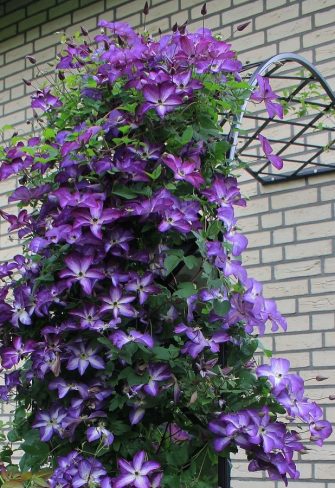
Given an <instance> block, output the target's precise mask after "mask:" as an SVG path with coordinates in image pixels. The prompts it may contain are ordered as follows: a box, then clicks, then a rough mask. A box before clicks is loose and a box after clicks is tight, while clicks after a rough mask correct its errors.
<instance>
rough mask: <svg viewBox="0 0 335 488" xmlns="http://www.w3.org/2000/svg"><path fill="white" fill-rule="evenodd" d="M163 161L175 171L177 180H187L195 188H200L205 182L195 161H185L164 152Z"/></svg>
mask: <svg viewBox="0 0 335 488" xmlns="http://www.w3.org/2000/svg"><path fill="white" fill-rule="evenodd" d="M162 161H163V163H165V164H166V166H168V168H170V169H171V170H172V171H173V173H174V177H175V179H176V180H183V181H187V182H188V183H191V185H193V186H194V187H195V188H199V187H200V185H202V184H203V183H204V182H205V180H204V178H203V177H202V176H201V174H200V173H199V168H197V165H196V164H195V163H194V162H193V161H183V160H182V159H181V158H178V157H177V156H174V155H173V154H163V156H162Z"/></svg>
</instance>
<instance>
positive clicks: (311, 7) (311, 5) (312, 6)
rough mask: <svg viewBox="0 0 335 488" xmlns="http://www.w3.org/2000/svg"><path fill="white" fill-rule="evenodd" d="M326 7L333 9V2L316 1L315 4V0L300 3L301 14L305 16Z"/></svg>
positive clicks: (329, 0)
mask: <svg viewBox="0 0 335 488" xmlns="http://www.w3.org/2000/svg"><path fill="white" fill-rule="evenodd" d="M328 7H334V0H318V3H317V4H316V3H315V0H304V1H303V2H302V13H303V14H307V13H310V12H315V10H316V11H320V10H322V9H324V8H328Z"/></svg>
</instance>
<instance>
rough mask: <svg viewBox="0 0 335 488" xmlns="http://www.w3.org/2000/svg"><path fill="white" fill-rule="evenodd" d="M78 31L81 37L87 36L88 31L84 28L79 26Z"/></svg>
mask: <svg viewBox="0 0 335 488" xmlns="http://www.w3.org/2000/svg"><path fill="white" fill-rule="evenodd" d="M80 30H81V33H82V35H83V36H88V30H87V29H85V27H83V26H81V27H80Z"/></svg>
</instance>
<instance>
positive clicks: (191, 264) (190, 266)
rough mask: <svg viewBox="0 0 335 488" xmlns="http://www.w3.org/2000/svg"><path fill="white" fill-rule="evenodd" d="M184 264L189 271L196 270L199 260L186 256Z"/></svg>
mask: <svg viewBox="0 0 335 488" xmlns="http://www.w3.org/2000/svg"><path fill="white" fill-rule="evenodd" d="M184 263H185V264H186V266H187V268H188V269H194V268H196V267H197V266H198V264H199V258H197V257H195V256H185V257H184Z"/></svg>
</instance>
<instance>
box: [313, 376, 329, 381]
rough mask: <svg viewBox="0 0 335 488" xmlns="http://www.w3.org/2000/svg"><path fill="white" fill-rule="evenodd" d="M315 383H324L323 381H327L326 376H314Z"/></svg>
mask: <svg viewBox="0 0 335 488" xmlns="http://www.w3.org/2000/svg"><path fill="white" fill-rule="evenodd" d="M315 379H316V381H325V380H328V378H327V376H322V375H318V376H316V378H315Z"/></svg>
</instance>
